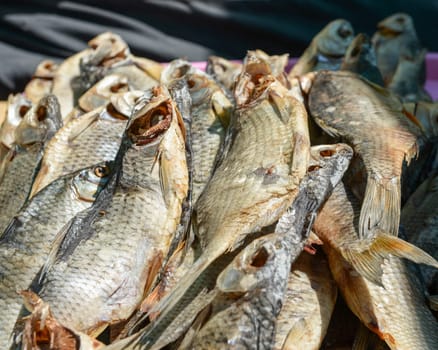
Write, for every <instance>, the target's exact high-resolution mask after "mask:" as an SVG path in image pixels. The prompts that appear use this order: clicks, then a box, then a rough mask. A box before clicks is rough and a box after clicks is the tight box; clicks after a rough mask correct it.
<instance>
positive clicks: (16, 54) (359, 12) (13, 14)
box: [0, 0, 438, 99]
mask: <svg viewBox="0 0 438 350" xmlns="http://www.w3.org/2000/svg"><path fill="white" fill-rule="evenodd" d="M398 11H404V12H407V13H409V14H411V15H412V16H413V17H414V21H415V25H416V28H417V33H418V35H419V37H420V39H421V41H422V43H423V45H424V46H425V47H427V48H428V49H429V50H430V51H438V43H437V40H436V35H437V34H436V33H437V25H436V18H437V17H438V1H437V0H415V1H412V0H404V1H403V0H401V1H395V0H381V1H369V0H368V1H366V0H337V1H324V0H291V1H286V0H276V1H274V0H273V1H268V0H252V1H251V0H228V1H201V0H168V1H165V0H143V1H140V0H77V1H59V0H40V1H38V0H14V1H8V0H6V1H5V0H2V1H0V99H5V98H6V97H7V95H8V94H9V93H10V92H18V91H21V90H22V89H23V87H24V84H25V83H26V82H27V81H28V80H29V78H30V76H31V75H32V72H33V71H34V69H35V67H36V65H37V64H38V63H39V62H40V61H41V60H43V59H45V58H51V59H55V60H58V61H59V60H61V59H63V58H65V57H68V56H69V55H72V54H73V53H75V52H77V51H80V50H82V49H83V48H85V47H86V43H87V41H88V40H90V39H91V38H92V37H94V36H96V35H97V34H99V33H102V32H104V31H112V32H115V33H117V34H119V35H121V36H122V37H123V39H124V40H125V41H126V42H127V43H128V44H129V46H130V48H131V51H132V52H133V53H134V54H136V55H140V56H144V57H148V58H152V59H155V60H158V61H169V60H171V59H173V58H177V57H186V58H188V59H190V60H205V59H206V58H207V56H208V55H211V54H215V55H221V56H224V57H227V58H242V57H243V56H244V55H245V52H246V50H248V49H256V48H259V49H263V50H265V51H267V52H268V53H271V54H279V53H285V52H287V53H289V54H290V55H291V56H299V55H300V54H301V52H302V51H303V50H304V49H305V47H306V46H307V45H308V43H309V42H310V40H311V39H312V37H313V36H314V35H315V34H316V33H317V32H318V31H319V30H320V29H321V28H322V27H323V26H324V25H325V24H326V23H328V22H329V21H330V20H333V19H336V18H345V19H347V20H349V21H351V22H352V24H353V26H354V28H355V31H356V32H357V33H358V32H366V33H368V34H370V35H372V33H373V32H374V31H375V27H376V23H377V22H378V21H379V20H381V19H383V18H384V17H386V16H388V15H390V14H392V13H394V12H398Z"/></svg>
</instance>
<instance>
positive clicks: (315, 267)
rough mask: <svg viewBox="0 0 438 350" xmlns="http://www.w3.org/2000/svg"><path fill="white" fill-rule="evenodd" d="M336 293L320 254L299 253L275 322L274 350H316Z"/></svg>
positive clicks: (326, 324) (325, 329) (331, 310)
mask: <svg viewBox="0 0 438 350" xmlns="http://www.w3.org/2000/svg"><path fill="white" fill-rule="evenodd" d="M337 290H338V289H337V287H336V283H335V282H334V280H333V277H332V276H331V273H330V269H329V267H328V262H327V259H326V258H325V257H324V255H323V253H322V252H321V251H318V252H317V253H316V255H310V254H308V253H306V252H303V253H301V255H300V256H299V257H298V259H297V260H296V261H295V262H294V263H293V264H292V270H291V272H290V274H289V279H288V283H287V290H286V294H285V297H284V300H283V306H282V307H281V311H280V314H279V315H278V318H277V324H276V329H275V346H274V350H281V349H283V350H289V349H306V350H318V349H319V348H320V347H321V343H322V340H323V339H324V336H325V334H326V332H327V328H328V325H329V322H330V318H331V315H332V313H333V309H334V307H335V302H336V297H337Z"/></svg>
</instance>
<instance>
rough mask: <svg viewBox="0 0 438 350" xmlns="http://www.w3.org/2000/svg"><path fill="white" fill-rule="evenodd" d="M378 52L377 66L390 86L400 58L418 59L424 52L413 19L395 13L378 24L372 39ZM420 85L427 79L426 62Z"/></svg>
mask: <svg viewBox="0 0 438 350" xmlns="http://www.w3.org/2000/svg"><path fill="white" fill-rule="evenodd" d="M371 40H372V43H373V46H374V49H375V51H376V56H377V66H378V67H379V70H380V72H381V73H382V77H383V81H384V82H385V85H388V84H389V83H390V82H391V81H392V79H393V76H394V74H395V72H396V70H397V66H398V65H399V60H400V57H403V56H406V57H416V56H417V55H418V54H419V53H420V52H421V50H422V47H421V45H420V42H419V41H418V38H417V33H416V31H415V28H414V22H413V20H412V17H411V16H409V15H408V14H406V13H395V14H393V15H391V16H389V17H387V18H385V19H384V20H382V21H381V22H379V23H378V24H377V31H376V33H374V35H373V37H372V39H371ZM421 67H422V68H421V70H422V73H421V78H420V83H421V84H424V82H425V79H426V70H425V62H424V60H423V62H422V64H421Z"/></svg>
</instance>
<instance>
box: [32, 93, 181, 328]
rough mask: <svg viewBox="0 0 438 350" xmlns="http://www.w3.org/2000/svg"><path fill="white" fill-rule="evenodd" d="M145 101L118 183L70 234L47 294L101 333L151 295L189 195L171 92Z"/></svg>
mask: <svg viewBox="0 0 438 350" xmlns="http://www.w3.org/2000/svg"><path fill="white" fill-rule="evenodd" d="M151 93H152V95H151V99H150V101H149V102H146V101H147V100H146V101H144V100H143V99H140V100H139V102H138V103H137V104H136V106H135V111H134V113H133V116H132V118H131V119H130V121H129V123H128V125H127V129H126V131H125V134H124V138H123V141H122V145H121V148H120V151H119V153H118V155H117V157H116V161H115V162H116V166H117V169H116V172H115V174H114V176H115V177H116V179H115V180H114V181H111V182H110V183H109V184H108V186H107V188H106V189H105V190H104V191H102V192H101V194H100V195H99V197H98V198H97V200H96V202H95V205H94V206H93V207H92V208H91V209H90V210H89V211H88V213H87V214H86V215H85V216H84V217H81V218H79V219H75V220H74V221H73V222H72V224H71V226H70V228H69V230H68V231H67V232H66V233H65V239H64V242H63V243H62V244H61V245H60V248H59V251H58V253H57V257H56V259H55V260H54V261H53V263H51V264H50V265H49V266H47V269H46V270H47V273H46V274H45V278H44V280H43V282H42V284H43V287H42V289H41V291H40V293H39V295H40V296H41V298H42V299H43V300H44V301H45V302H47V303H48V304H49V305H50V306H51V310H52V313H53V315H54V317H55V318H57V320H58V321H59V322H60V323H62V324H63V325H65V326H67V327H69V328H73V329H75V330H78V331H81V332H86V333H88V334H91V335H94V334H99V333H100V331H102V330H103V328H104V327H106V325H108V324H110V323H117V322H119V321H122V320H125V319H127V318H128V317H129V316H130V315H131V314H132V313H133V312H134V311H135V309H136V308H137V306H138V305H139V304H140V303H141V301H142V299H143V297H144V295H145V294H146V295H147V294H148V292H149V289H150V288H151V286H152V285H153V281H154V280H155V278H156V274H157V272H158V270H159V269H160V267H161V263H162V260H163V259H164V257H166V255H167V254H168V249H169V245H170V243H171V240H172V236H173V234H174V232H175V230H176V228H177V225H178V223H179V220H180V215H181V204H182V201H183V199H184V198H185V196H186V194H187V165H186V162H185V147H184V135H183V132H182V131H183V129H182V128H181V125H182V121H181V120H180V118H179V116H178V114H177V113H176V110H175V107H174V104H173V102H172V101H171V99H170V96H169V95H168V93H167V90H166V89H165V88H164V87H157V88H154V89H153V90H152V92H151Z"/></svg>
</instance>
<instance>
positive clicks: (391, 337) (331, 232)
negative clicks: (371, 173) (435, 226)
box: [313, 183, 438, 350]
mask: <svg viewBox="0 0 438 350" xmlns="http://www.w3.org/2000/svg"><path fill="white" fill-rule="evenodd" d="M359 215H360V206H359V201H358V199H356V198H355V197H354V196H353V195H352V194H351V192H349V191H348V190H347V189H346V188H345V186H344V184H343V183H340V184H339V185H338V186H337V187H336V188H335V190H334V191H333V193H332V195H331V196H330V198H329V199H328V200H327V202H326V203H325V204H324V207H323V209H322V210H321V212H320V213H319V214H318V216H317V218H316V220H315V224H314V226H313V229H314V231H315V233H316V234H317V235H318V236H319V237H320V238H321V240H322V241H323V242H324V245H323V248H324V250H325V252H326V253H327V255H328V258H329V264H330V270H331V272H332V274H333V277H334V278H335V280H336V282H337V284H338V287H339V289H340V291H341V293H342V295H343V296H344V298H345V300H346V302H347V304H348V306H349V307H350V309H351V310H352V311H353V313H354V314H355V315H356V316H357V317H358V318H359V319H360V320H361V321H362V323H364V324H365V325H366V326H367V327H368V328H369V329H370V330H372V331H373V332H375V333H376V334H378V335H379V337H380V338H381V339H383V340H385V341H386V343H387V344H388V346H389V347H390V348H391V349H398V350H402V349H436V344H438V323H437V321H436V320H435V319H434V317H433V315H432V313H431V312H430V311H429V310H428V308H427V305H426V304H425V299H424V294H423V292H422V287H421V284H420V282H419V281H418V279H417V276H416V275H415V272H413V271H412V270H411V269H410V268H409V267H408V265H406V264H405V262H404V261H403V260H401V259H400V258H408V259H411V260H413V261H415V262H417V263H425V264H430V265H433V266H435V267H438V262H436V260H434V259H433V258H432V257H431V256H430V255H427V254H426V253H424V252H423V251H422V250H421V249H419V248H417V247H415V246H413V245H411V244H409V243H407V242H405V241H402V240H401V239H399V238H397V237H394V236H392V235H388V234H385V233H382V232H379V233H378V234H377V235H376V236H375V238H374V239H371V240H368V241H363V240H362V241H361V240H358V227H357V223H358V219H359Z"/></svg>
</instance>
